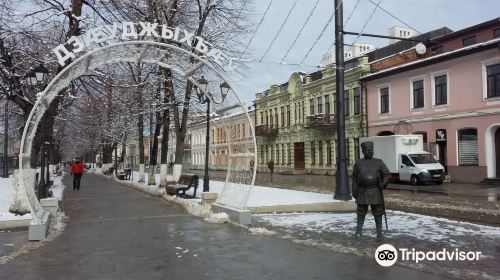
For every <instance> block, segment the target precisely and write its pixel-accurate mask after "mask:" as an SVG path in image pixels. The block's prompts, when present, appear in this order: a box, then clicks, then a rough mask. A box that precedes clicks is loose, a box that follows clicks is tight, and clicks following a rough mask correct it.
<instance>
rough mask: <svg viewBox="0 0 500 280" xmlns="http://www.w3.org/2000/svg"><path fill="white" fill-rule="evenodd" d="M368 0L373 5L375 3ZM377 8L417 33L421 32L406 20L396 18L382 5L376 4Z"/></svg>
mask: <svg viewBox="0 0 500 280" xmlns="http://www.w3.org/2000/svg"><path fill="white" fill-rule="evenodd" d="M368 1H370V2H371V3H372V4H373V5H376V4H375V2H373V0H368ZM377 7H378V8H379V9H381V10H382V11H384V12H385V13H386V14H388V15H390V16H391V17H393V18H395V19H396V20H397V21H399V22H401V23H402V24H404V25H406V27H408V28H411V29H413V30H415V32H417V33H418V34H422V33H421V32H419V31H418V30H417V29H415V28H413V27H412V26H410V25H409V24H407V23H406V22H404V21H403V20H401V19H400V18H398V17H397V16H395V15H393V14H392V13H390V12H389V11H387V10H386V9H384V8H383V7H382V6H380V5H378V6H377Z"/></svg>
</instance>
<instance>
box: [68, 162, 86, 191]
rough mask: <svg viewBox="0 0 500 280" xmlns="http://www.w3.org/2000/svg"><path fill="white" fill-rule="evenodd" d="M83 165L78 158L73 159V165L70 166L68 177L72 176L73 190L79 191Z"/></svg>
mask: <svg viewBox="0 0 500 280" xmlns="http://www.w3.org/2000/svg"><path fill="white" fill-rule="evenodd" d="M84 169H85V168H84V166H83V163H82V162H81V161H80V158H76V159H75V163H73V165H71V170H70V175H73V190H80V181H81V180H82V175H83V170H84Z"/></svg>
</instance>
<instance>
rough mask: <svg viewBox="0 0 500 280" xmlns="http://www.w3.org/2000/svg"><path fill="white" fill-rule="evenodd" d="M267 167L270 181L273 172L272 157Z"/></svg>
mask: <svg viewBox="0 0 500 280" xmlns="http://www.w3.org/2000/svg"><path fill="white" fill-rule="evenodd" d="M267 167H268V168H269V173H270V174H271V181H272V180H273V173H274V161H273V160H272V159H271V160H270V161H269V162H268V163H267Z"/></svg>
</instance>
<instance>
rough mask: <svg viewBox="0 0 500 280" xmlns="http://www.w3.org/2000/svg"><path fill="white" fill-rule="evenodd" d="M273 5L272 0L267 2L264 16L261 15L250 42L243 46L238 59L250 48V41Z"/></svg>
mask: <svg viewBox="0 0 500 280" xmlns="http://www.w3.org/2000/svg"><path fill="white" fill-rule="evenodd" d="M272 3H273V0H270V1H269V4H268V5H267V8H266V11H265V12H264V14H263V15H262V18H261V19H260V21H259V24H257V27H256V28H255V30H254V31H253V34H252V37H250V40H249V41H248V44H247V45H246V46H245V49H244V50H243V52H242V53H241V55H240V59H241V58H242V57H243V55H245V53H246V51H247V49H248V47H249V46H250V44H251V43H252V40H253V38H254V37H255V34H256V33H257V30H259V27H260V25H261V24H262V22H263V21H264V18H265V17H266V15H267V12H269V8H270V7H271V4H272Z"/></svg>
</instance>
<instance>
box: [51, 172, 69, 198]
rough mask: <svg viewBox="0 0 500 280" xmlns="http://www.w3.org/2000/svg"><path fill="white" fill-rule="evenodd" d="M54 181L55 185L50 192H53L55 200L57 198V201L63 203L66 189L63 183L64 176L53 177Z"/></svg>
mask: <svg viewBox="0 0 500 280" xmlns="http://www.w3.org/2000/svg"><path fill="white" fill-rule="evenodd" d="M52 180H53V181H54V184H53V185H52V186H50V189H49V190H50V191H52V196H53V197H54V198H57V200H59V201H62V200H63V192H64V189H65V188H66V187H65V186H64V184H63V183H62V176H58V177H52Z"/></svg>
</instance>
